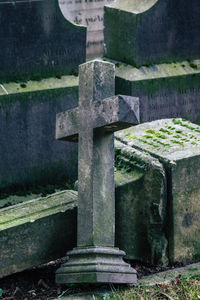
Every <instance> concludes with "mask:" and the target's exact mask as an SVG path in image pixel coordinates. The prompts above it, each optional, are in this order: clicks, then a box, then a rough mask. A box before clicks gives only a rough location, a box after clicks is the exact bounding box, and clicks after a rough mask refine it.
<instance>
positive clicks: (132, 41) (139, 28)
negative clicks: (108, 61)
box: [105, 0, 200, 66]
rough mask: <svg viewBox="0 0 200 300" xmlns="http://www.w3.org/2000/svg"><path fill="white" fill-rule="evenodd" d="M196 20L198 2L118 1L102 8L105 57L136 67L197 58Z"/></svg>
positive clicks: (199, 49)
mask: <svg viewBox="0 0 200 300" xmlns="http://www.w3.org/2000/svg"><path fill="white" fill-rule="evenodd" d="M199 18H200V2H199V1H198V0H192V1H191V0H184V1H180V0H150V1H146V0H126V1H124V0H117V1H116V2H114V3H112V4H111V5H110V6H107V7H105V26H106V31H105V43H106V48H105V54H106V56H107V57H110V58H113V59H116V60H119V61H123V62H126V63H129V64H132V65H135V66H142V65H149V64H150V65H151V64H155V63H160V62H173V61H182V60H185V59H195V58H198V57H199V53H200V39H199V31H200V22H199ZM125 32H126V34H124V33H125Z"/></svg>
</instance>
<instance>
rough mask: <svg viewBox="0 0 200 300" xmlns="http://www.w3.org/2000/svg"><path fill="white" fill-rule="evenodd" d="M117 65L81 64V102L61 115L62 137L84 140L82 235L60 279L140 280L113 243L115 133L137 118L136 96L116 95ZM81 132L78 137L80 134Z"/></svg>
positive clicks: (81, 142)
mask: <svg viewBox="0 0 200 300" xmlns="http://www.w3.org/2000/svg"><path fill="white" fill-rule="evenodd" d="M114 78H115V72H114V66H113V64H110V63H106V62H101V61H98V60H95V61H91V62H88V63H86V64H83V65H81V66H80V69H79V107H77V108H75V109H73V110H68V111H66V112H64V113H60V114H58V115H57V122H56V137H57V139H62V140H66V141H67V140H69V141H77V140H78V142H79V157H78V160H79V171H78V239H77V248H74V249H73V250H72V251H70V252H68V255H69V261H68V262H67V263H66V264H64V265H63V266H61V268H60V269H58V270H57V273H56V280H57V282H58V283H63V284H64V283H98V282H99V283H136V271H135V270H134V269H132V268H131V267H130V266H129V265H128V264H126V263H125V262H124V261H123V259H122V257H123V256H124V255H125V253H124V252H123V251H120V250H119V249H118V248H114V240H115V197H114V135H113V132H115V131H117V130H119V129H120V128H126V127H129V126H130V124H138V122H139V120H138V116H139V105H138V104H139V102H138V99H137V98H133V97H126V96H113V94H114ZM77 138H78V139H77Z"/></svg>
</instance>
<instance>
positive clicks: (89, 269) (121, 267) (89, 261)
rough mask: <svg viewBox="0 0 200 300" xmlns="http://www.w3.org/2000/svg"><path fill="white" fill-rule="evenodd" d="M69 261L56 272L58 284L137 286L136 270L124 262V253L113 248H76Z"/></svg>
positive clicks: (71, 252) (69, 253)
mask: <svg viewBox="0 0 200 300" xmlns="http://www.w3.org/2000/svg"><path fill="white" fill-rule="evenodd" d="M67 255H69V261H68V262H67V263H65V264H64V265H62V266H61V268H59V269H58V270H57V272H56V282H57V283H60V284H65V283H117V284H126V283H127V284H136V283H137V275H136V271H135V269H133V268H131V266H130V265H129V264H127V263H125V262H124V261H123V256H124V255H125V252H124V251H121V250H119V249H118V248H113V247H87V248H74V249H73V250H72V251H70V252H68V253H67Z"/></svg>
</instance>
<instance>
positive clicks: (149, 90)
mask: <svg viewBox="0 0 200 300" xmlns="http://www.w3.org/2000/svg"><path fill="white" fill-rule="evenodd" d="M115 64H116V94H123V95H131V96H134V97H138V98H139V99H140V122H141V123H142V122H149V121H153V120H157V119H163V118H177V117H182V118H186V119H189V120H190V121H192V122H193V121H198V120H199V119H200V100H199V93H200V89H199V80H200V60H199V59H197V60H194V61H191V62H188V61H183V62H181V63H171V64H160V65H152V66H148V67H141V68H134V67H132V66H131V65H126V64H122V63H119V62H115Z"/></svg>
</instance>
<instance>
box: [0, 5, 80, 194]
mask: <svg viewBox="0 0 200 300" xmlns="http://www.w3.org/2000/svg"><path fill="white" fill-rule="evenodd" d="M0 42H1V47H0V65H1V68H0V120H1V121H0V122H1V124H0V144H1V147H0V156H1V158H2V159H1V162H0V192H2V193H3V192H4V190H6V192H13V191H15V190H17V189H21V188H22V187H23V188H27V187H32V186H36V185H47V184H56V183H59V184H60V183H61V182H66V181H68V182H70V180H71V181H74V180H76V178H77V160H76V159H74V160H73V159H72V158H73V155H74V157H76V153H77V149H76V146H74V145H72V144H67V143H65V144H64V143H61V142H60V143H59V142H57V141H56V140H55V125H54V124H55V118H56V117H55V116H56V114H57V113H59V112H61V111H63V110H66V109H69V108H72V107H75V106H76V105H77V101H78V77H77V73H78V65H79V64H80V63H83V62H84V61H85V55H86V28H85V27H83V26H80V25H75V24H72V23H71V22H69V21H68V20H66V19H65V18H64V16H63V14H62V13H61V11H60V8H59V4H58V0H39V1H35V0H24V1H19V0H15V1H8V0H5V1H4V0H3V1H2V0H0Z"/></svg>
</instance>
